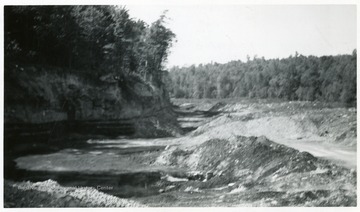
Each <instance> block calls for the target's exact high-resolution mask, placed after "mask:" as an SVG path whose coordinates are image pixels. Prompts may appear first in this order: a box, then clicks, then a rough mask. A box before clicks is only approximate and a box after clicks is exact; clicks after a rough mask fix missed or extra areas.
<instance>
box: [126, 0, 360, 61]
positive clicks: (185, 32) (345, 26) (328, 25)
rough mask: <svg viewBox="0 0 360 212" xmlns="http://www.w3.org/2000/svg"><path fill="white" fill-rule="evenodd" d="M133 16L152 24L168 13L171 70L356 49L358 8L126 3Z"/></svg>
mask: <svg viewBox="0 0 360 212" xmlns="http://www.w3.org/2000/svg"><path fill="white" fill-rule="evenodd" d="M126 7H127V8H128V9H129V13H130V16H131V17H133V18H134V19H142V20H144V21H145V22H147V23H149V24H150V23H152V22H154V21H155V20H157V19H158V18H159V16H160V15H161V14H162V12H163V11H164V10H168V13H167V16H168V17H169V18H170V19H169V20H168V21H167V27H168V28H170V29H171V30H172V31H173V32H174V33H175V34H176V40H177V42H176V43H174V44H173V47H172V48H171V53H170V55H169V58H168V63H167V67H171V66H174V65H178V66H189V65H192V64H195V65H198V64H200V63H203V64H204V63H210V62H218V63H226V62H228V61H231V60H239V59H240V60H242V61H246V58H247V55H249V56H250V57H251V58H252V57H254V56H255V55H256V56H257V57H265V58H266V59H270V58H284V57H288V56H290V55H294V54H295V52H296V51H297V52H299V53H300V54H302V55H316V56H322V55H337V54H351V53H352V51H353V50H354V49H355V48H356V6H355V5H249V6H246V5H127V6H126Z"/></svg>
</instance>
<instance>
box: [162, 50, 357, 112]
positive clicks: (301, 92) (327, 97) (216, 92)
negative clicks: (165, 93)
mask: <svg viewBox="0 0 360 212" xmlns="http://www.w3.org/2000/svg"><path fill="white" fill-rule="evenodd" d="M167 86H168V89H169V91H170V93H171V95H172V96H173V97H175V98H232V97H249V98H278V99H285V100H307V101H314V100H319V101H330V102H343V103H346V104H347V105H354V104H356V50H354V51H353V53H352V55H338V56H322V57H315V56H308V57H306V56H303V55H299V54H298V53H296V54H295V56H290V57H288V58H285V59H269V60H265V59H264V58H253V59H252V60H250V59H248V61H247V62H242V61H231V62H228V63H226V64H218V63H214V64H206V65H202V64H200V65H199V66H194V65H193V66H190V67H182V68H179V67H173V68H171V70H170V72H169V76H168V79H167Z"/></svg>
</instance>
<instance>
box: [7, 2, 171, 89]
mask: <svg viewBox="0 0 360 212" xmlns="http://www.w3.org/2000/svg"><path fill="white" fill-rule="evenodd" d="M4 11H5V12H4V17H5V20H4V21H5V29H4V32H5V65H6V66H7V65H12V64H32V65H34V64H38V65H42V66H44V65H48V66H56V67H66V68H68V70H71V71H72V72H78V74H81V73H83V74H89V73H91V75H93V76H97V77H98V76H100V75H104V74H108V73H112V74H116V75H128V74H137V75H139V76H142V77H143V78H146V79H147V80H151V82H154V83H160V82H161V74H160V73H162V69H163V64H164V62H165V61H166V59H167V55H168V51H169V48H170V47H171V43H172V41H173V40H174V38H175V34H174V33H173V32H172V31H171V30H170V29H168V28H167V27H166V26H165V22H164V20H165V18H166V16H165V13H164V14H163V15H162V16H161V17H160V18H159V20H157V21H155V22H154V23H152V24H151V25H150V26H149V25H148V24H146V23H145V22H143V21H141V20H134V19H132V18H130V16H129V13H128V11H127V9H126V8H125V7H122V6H6V7H5V9H4Z"/></svg>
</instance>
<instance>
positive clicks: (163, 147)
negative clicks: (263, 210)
mask: <svg viewBox="0 0 360 212" xmlns="http://www.w3.org/2000/svg"><path fill="white" fill-rule="evenodd" d="M174 102H175V105H177V108H176V110H177V112H178V114H180V116H181V117H179V121H180V124H181V125H182V126H183V128H184V129H185V130H187V131H189V133H188V134H187V135H185V136H182V137H178V138H162V139H126V138H119V139H89V140H87V141H86V142H85V141H84V142H83V144H82V145H79V146H74V147H72V148H65V149H61V150H59V151H54V152H53V153H48V154H30V155H27V156H23V157H18V158H16V159H15V160H14V162H15V163H16V167H17V168H16V169H15V170H13V174H12V175H11V177H9V179H11V181H6V183H5V206H7V207H35V206H48V207H85V206H90V207H97V206H100V207H106V206H110V207H111V206H112V207H119V206H120V207H121V206H125V207H128V206H355V205H356V199H357V196H356V184H357V182H356V175H357V171H356V109H354V108H350V109H345V108H340V107H339V108H337V107H333V106H332V105H326V104H320V103H310V102H290V103H289V102H287V103H283V102H278V103H274V102H249V101H245V100H244V101H242V100H241V101H232V102H231V101H228V102H215V101H193V102H189V101H188V100H175V101H174ZM191 130H193V131H191ZM308 152H310V153H311V154H310V153H308ZM48 179H52V180H53V181H48ZM27 180H30V181H31V182H23V181H27ZM39 181H43V182H39ZM32 182H35V183H32ZM36 182H38V183H36ZM54 187H55V188H57V189H55V191H56V192H57V191H59V190H60V191H61V192H63V193H61V192H60V193H61V194H62V195H60V196H59V194H58V193H59V192H57V193H56V192H54V189H53V188H54ZM73 187H76V188H75V190H74V188H73ZM24 188H31V189H28V190H26V189H24ZM69 188H70V191H68V190H69ZM71 188H72V189H71ZM105 188H106V189H105ZM96 189H97V190H96ZM29 192H30V193H29ZM34 193H36V195H35V194H34ZM84 194H88V195H84ZM39 195H40V196H39ZM46 195H50V196H51V197H53V198H48V197H46ZM108 195H111V196H108ZM29 196H32V197H34V198H33V199H31V198H29ZM38 196H39V197H38ZM50 196H49V197H50ZM115 196H116V197H115ZM97 197H101V198H98V199H102V200H103V201H102V202H101V201H100V202H96V201H95V203H94V204H90V203H87V202H89V199H91V198H97ZM19 198H24V200H25V201H23V202H18V201H16V200H17V199H19ZM64 198H67V199H65V200H64ZM110 199H111V200H110Z"/></svg>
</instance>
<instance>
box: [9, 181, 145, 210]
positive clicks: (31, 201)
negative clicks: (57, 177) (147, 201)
mask: <svg viewBox="0 0 360 212" xmlns="http://www.w3.org/2000/svg"><path fill="white" fill-rule="evenodd" d="M4 187H5V191H4V192H5V193H6V195H5V199H4V206H5V207H6V208H7V207H12V208H14V207H15V208H19V207H144V206H143V205H141V204H139V203H137V202H134V201H131V200H126V199H120V198H117V197H114V196H111V195H108V194H105V193H103V192H99V191H98V190H96V189H95V188H92V187H79V188H77V187H62V186H60V185H59V184H58V183H57V182H56V181H53V180H47V181H44V182H37V183H31V182H20V183H15V182H11V181H5V185H4ZM104 189H105V188H104ZM106 189H107V188H106Z"/></svg>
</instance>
